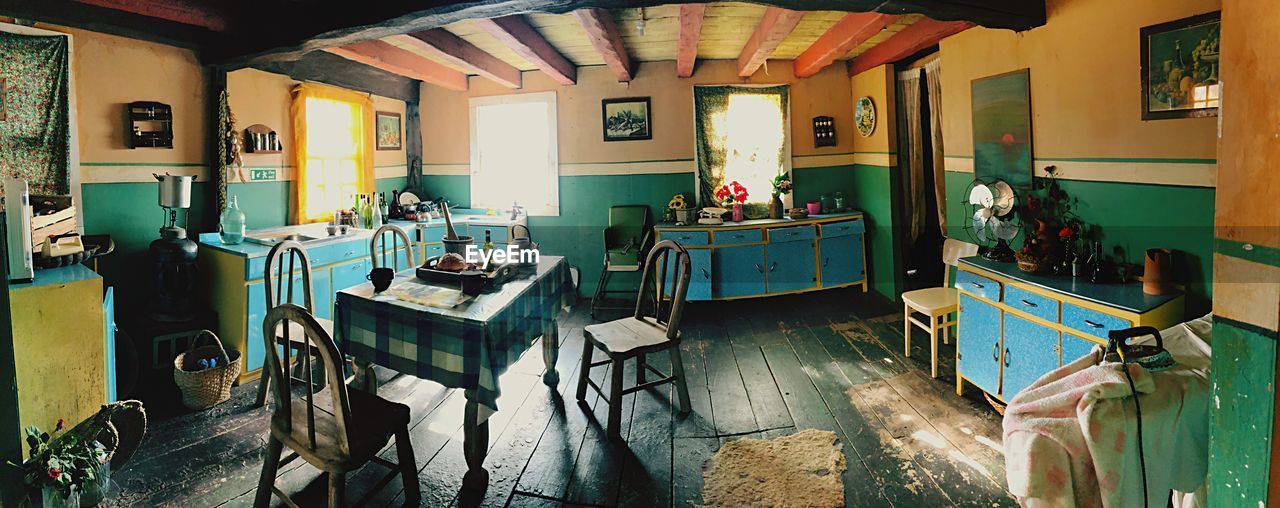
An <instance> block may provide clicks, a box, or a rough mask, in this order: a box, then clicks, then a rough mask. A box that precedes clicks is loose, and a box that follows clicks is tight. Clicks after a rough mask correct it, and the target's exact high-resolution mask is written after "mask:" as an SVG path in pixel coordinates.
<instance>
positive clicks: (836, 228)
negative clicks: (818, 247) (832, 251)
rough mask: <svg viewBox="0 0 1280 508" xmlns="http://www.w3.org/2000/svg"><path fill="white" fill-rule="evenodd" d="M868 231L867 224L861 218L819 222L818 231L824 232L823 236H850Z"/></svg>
mask: <svg viewBox="0 0 1280 508" xmlns="http://www.w3.org/2000/svg"><path fill="white" fill-rule="evenodd" d="M866 231H867V224H866V223H865V222H863V221H861V220H847V221H841V222H828V223H826V224H818V232H819V233H821V234H822V237H823V238H832V237H836V236H848V235H853V234H857V233H865V232H866Z"/></svg>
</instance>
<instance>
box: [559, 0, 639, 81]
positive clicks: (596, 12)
mask: <svg viewBox="0 0 1280 508" xmlns="http://www.w3.org/2000/svg"><path fill="white" fill-rule="evenodd" d="M573 15H574V16H576V17H577V18H578V23H580V24H581V25H582V29H583V30H586V31H587V39H589V40H590V41H591V46H592V47H594V48H596V52H597V53H600V57H601V58H603V59H604V64H605V65H607V66H609V70H611V71H613V74H614V75H615V76H617V77H618V81H622V82H627V81H631V78H632V77H633V76H634V69H633V66H632V63H631V57H630V56H628V55H627V47H626V46H624V45H623V44H622V36H621V35H619V33H618V26H617V24H615V23H614V22H613V14H612V13H610V12H609V10H608V9H599V8H589V9H578V10H576V11H573Z"/></svg>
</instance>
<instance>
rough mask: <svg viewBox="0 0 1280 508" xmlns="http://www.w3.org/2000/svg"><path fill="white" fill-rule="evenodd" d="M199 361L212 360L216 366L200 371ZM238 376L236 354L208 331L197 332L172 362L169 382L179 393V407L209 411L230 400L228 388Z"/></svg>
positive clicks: (238, 354) (238, 369) (238, 367)
mask: <svg viewBox="0 0 1280 508" xmlns="http://www.w3.org/2000/svg"><path fill="white" fill-rule="evenodd" d="M209 339H212V340H209ZM210 342H211V343H210ZM200 360H215V361H216V362H217V366H215V367H208V368H204V369H200V368H199V366H198V363H199V361H200ZM239 374H240V352H239V351H235V350H231V351H230V352H228V351H227V350H226V349H224V348H223V347H222V341H221V340H218V336H217V335H214V334H213V332H211V331H209V330H201V331H199V332H197V333H196V336H195V338H194V339H192V341H191V349H188V350H187V351H186V352H185V353H182V354H180V355H178V357H177V358H174V359H173V382H174V383H175V384H177V385H178V389H179V390H181V391H182V404H183V405H184V406H187V407H188V408H190V409H209V408H211V407H213V406H216V405H218V404H219V403H222V402H224V401H226V400H227V399H229V398H231V385H232V383H235V380H236V377H237V376H238V375H239Z"/></svg>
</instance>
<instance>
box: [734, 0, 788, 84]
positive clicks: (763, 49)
mask: <svg viewBox="0 0 1280 508" xmlns="http://www.w3.org/2000/svg"><path fill="white" fill-rule="evenodd" d="M803 17H804V13H803V12H796V11H792V10H788V9H783V8H781V7H770V8H769V9H768V10H766V11H764V16H762V17H761V18H760V24H758V25H756V31H755V32H753V33H752V34H751V38H750V39H747V45H746V46H743V48H742V53H741V54H739V55H738V76H741V77H744V78H748V77H751V75H752V74H755V72H756V69H759V68H760V66H761V65H764V61H765V60H767V59H768V58H769V55H772V54H773V50H775V49H777V48H778V45H779V44H782V40H783V39H786V38H787V36H788V35H791V31H792V30H795V28H796V24H798V23H800V18H803Z"/></svg>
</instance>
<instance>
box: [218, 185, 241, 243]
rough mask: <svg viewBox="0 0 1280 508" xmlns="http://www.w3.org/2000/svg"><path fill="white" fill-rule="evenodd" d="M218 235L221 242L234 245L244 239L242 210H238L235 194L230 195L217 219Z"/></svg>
mask: <svg viewBox="0 0 1280 508" xmlns="http://www.w3.org/2000/svg"><path fill="white" fill-rule="evenodd" d="M218 236H219V239H220V240H222V243H224V244H227V245H236V244H238V243H240V242H243V241H244V212H242V211H240V202H239V198H238V197H237V196H231V201H230V202H228V203H227V208H226V209H225V210H223V211H222V216H221V217H220V218H219V220H218Z"/></svg>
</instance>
